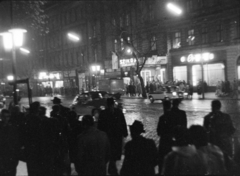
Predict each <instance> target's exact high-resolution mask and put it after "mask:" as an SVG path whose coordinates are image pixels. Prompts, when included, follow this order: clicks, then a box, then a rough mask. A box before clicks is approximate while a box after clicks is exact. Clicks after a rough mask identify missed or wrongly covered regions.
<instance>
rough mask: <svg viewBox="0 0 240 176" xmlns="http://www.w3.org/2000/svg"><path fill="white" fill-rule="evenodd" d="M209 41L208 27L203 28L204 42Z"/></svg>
mask: <svg viewBox="0 0 240 176" xmlns="http://www.w3.org/2000/svg"><path fill="white" fill-rule="evenodd" d="M206 43H208V29H207V28H206V27H204V28H202V44H206Z"/></svg>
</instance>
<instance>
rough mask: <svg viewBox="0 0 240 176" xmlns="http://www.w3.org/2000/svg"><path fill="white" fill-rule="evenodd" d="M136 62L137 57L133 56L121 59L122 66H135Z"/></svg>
mask: <svg viewBox="0 0 240 176" xmlns="http://www.w3.org/2000/svg"><path fill="white" fill-rule="evenodd" d="M135 64H136V59H135V58H131V59H121V60H120V66H121V67H129V66H134V65H135Z"/></svg>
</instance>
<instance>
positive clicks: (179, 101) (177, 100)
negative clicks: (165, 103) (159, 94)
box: [172, 99, 181, 107]
mask: <svg viewBox="0 0 240 176" xmlns="http://www.w3.org/2000/svg"><path fill="white" fill-rule="evenodd" d="M180 103H181V100H180V99H173V101H172V105H173V107H178V106H179V104H180Z"/></svg>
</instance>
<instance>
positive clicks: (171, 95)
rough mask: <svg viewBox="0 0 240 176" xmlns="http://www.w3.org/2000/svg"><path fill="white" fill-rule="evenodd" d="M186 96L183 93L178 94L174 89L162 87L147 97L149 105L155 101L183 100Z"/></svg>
mask: <svg viewBox="0 0 240 176" xmlns="http://www.w3.org/2000/svg"><path fill="white" fill-rule="evenodd" d="M185 96H186V94H185V93H184V92H178V91H176V89H175V88H171V87H169V86H168V87H163V88H162V89H161V90H159V91H155V92H152V93H149V95H148V97H149V100H150V102H151V103H154V101H155V100H166V99H169V100H171V99H177V98H180V99H183V98H184V97H185Z"/></svg>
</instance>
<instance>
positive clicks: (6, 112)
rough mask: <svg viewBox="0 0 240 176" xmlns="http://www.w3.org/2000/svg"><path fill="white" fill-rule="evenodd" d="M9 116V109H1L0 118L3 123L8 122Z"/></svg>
mask: <svg viewBox="0 0 240 176" xmlns="http://www.w3.org/2000/svg"><path fill="white" fill-rule="evenodd" d="M10 117H11V115H10V111H9V110H7V109H3V110H2V111H1V119H2V121H3V122H4V123H5V124H6V123H8V122H9V120H10Z"/></svg>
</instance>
